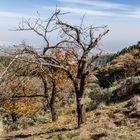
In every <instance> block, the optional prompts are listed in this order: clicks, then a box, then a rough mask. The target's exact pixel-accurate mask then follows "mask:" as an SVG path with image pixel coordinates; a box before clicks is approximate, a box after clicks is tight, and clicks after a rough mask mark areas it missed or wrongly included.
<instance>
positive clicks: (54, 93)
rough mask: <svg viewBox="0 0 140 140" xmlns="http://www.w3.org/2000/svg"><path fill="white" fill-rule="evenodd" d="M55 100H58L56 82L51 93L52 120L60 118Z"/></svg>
mask: <svg viewBox="0 0 140 140" xmlns="http://www.w3.org/2000/svg"><path fill="white" fill-rule="evenodd" d="M55 100H56V86H55V83H53V88H52V95H51V100H50V109H51V115H52V121H56V120H57V119H58V116H57V113H56V106H55Z"/></svg>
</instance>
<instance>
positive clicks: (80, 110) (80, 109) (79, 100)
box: [76, 94, 86, 128]
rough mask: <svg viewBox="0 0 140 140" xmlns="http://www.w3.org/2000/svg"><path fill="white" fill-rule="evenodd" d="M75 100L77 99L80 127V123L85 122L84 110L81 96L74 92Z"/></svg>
mask: <svg viewBox="0 0 140 140" xmlns="http://www.w3.org/2000/svg"><path fill="white" fill-rule="evenodd" d="M76 101H77V117H78V128H80V127H81V125H82V124H84V123H85V122H86V111H85V107H84V103H83V97H79V96H78V94H76Z"/></svg>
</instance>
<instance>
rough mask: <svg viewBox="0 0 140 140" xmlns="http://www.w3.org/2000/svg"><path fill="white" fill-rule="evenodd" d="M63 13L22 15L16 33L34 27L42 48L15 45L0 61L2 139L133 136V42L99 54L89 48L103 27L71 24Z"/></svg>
mask: <svg viewBox="0 0 140 140" xmlns="http://www.w3.org/2000/svg"><path fill="white" fill-rule="evenodd" d="M64 14H65V13H61V11H59V10H56V11H55V12H54V14H53V15H52V16H51V17H50V18H49V19H48V20H45V21H44V20H42V19H41V18H40V17H39V18H38V19H36V20H33V21H32V20H31V19H23V20H22V22H21V23H20V24H19V26H18V29H17V31H33V32H35V33H36V34H37V35H39V36H40V37H42V39H43V40H44V41H45V43H46V46H45V47H44V48H43V49H42V52H38V51H36V50H34V49H33V47H31V46H28V45H26V44H25V43H22V44H21V45H17V46H14V47H15V48H14V49H13V50H12V51H9V50H8V51H7V52H8V55H7V57H6V58H3V57H1V58H0V73H1V77H0V117H1V119H0V134H1V133H2V136H1V138H2V139H3V140H15V139H19V140H20V139H21V140H22V139H27V140H46V139H52V140H53V139H54V140H63V139H64V140H65V139H66V140H69V139H73V140H91V139H93V140H99V139H102V140H112V139H116V140H117V139H118V140H125V139H126V140H129V139H130V140H139V139H140V135H139V134H140V121H139V117H140V97H139V94H140V55H139V54H140V44H137V45H134V46H131V47H129V48H127V49H123V50H122V51H121V52H119V53H117V54H114V55H112V56H106V57H103V58H102V55H101V53H102V51H101V50H100V49H99V50H100V51H99V53H98V54H93V50H94V49H95V48H96V47H97V45H98V43H99V42H100V40H101V39H102V37H103V36H105V35H106V34H107V33H108V32H109V30H108V29H107V27H106V26H101V27H93V26H92V25H91V26H89V27H85V26H84V25H83V21H82V22H81V24H80V26H79V25H75V26H74V25H71V24H68V23H67V22H64V21H62V20H60V19H61V18H60V17H61V16H63V15H64ZM52 32H57V33H58V35H59V39H60V40H59V42H58V43H57V44H55V45H54V44H53V45H51V44H50V42H49V39H48V36H49V35H50V34H51V33H52ZM100 55H101V57H100ZM107 57H109V59H108V58H107ZM105 58H106V59H107V61H109V62H107V61H105V60H103V62H104V63H105V64H103V63H102V62H101V64H102V65H100V64H99V62H98V65H97V63H96V61H98V59H100V61H101V60H102V59H105ZM95 63H96V65H95Z"/></svg>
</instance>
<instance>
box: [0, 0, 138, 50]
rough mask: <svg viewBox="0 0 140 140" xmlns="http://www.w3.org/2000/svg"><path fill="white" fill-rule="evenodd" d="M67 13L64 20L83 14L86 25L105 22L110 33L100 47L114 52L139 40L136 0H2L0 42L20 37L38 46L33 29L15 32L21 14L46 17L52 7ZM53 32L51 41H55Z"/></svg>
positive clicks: (40, 43) (77, 19)
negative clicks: (38, 14)
mask: <svg viewBox="0 0 140 140" xmlns="http://www.w3.org/2000/svg"><path fill="white" fill-rule="evenodd" d="M56 5H57V7H58V9H60V10H62V11H64V12H70V13H69V14H68V15H67V16H64V20H65V21H67V22H70V23H72V24H78V23H79V22H80V19H81V17H82V16H83V15H85V20H84V23H85V25H89V24H93V25H95V26H100V25H108V27H109V29H110V32H109V34H108V35H107V36H106V37H104V38H103V40H102V41H101V42H100V44H99V46H100V48H102V49H103V50H106V51H109V52H116V51H119V50H121V49H122V48H124V47H128V46H130V45H133V44H136V43H137V42H138V41H139V40H140V39H139V36H140V28H139V22H140V8H139V7H140V1H139V0H133V1H130V0H123V1H121V0H30V1H29V0H24V1H21V0H12V1H11V0H4V1H1V2H0V9H1V10H0V19H1V20H0V31H1V32H0V45H12V44H20V43H21V42H22V41H23V40H24V41H25V42H27V43H29V44H30V45H33V46H35V47H36V48H40V47H43V46H44V42H43V41H42V40H41V39H40V38H38V37H37V36H36V35H35V34H33V33H32V32H14V31H9V29H15V28H16V27H18V23H19V22H20V21H21V19H22V17H25V18H29V17H31V18H35V17H36V16H37V13H36V12H37V11H39V13H40V15H41V17H42V18H48V17H49V16H50V15H51V13H52V12H53V11H54V10H55V8H56ZM54 38H55V36H54V35H53V36H52V37H51V38H50V41H51V42H52V43H53V42H55V41H56V40H55V39H54Z"/></svg>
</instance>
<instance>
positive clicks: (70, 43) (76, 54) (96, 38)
mask: <svg viewBox="0 0 140 140" xmlns="http://www.w3.org/2000/svg"><path fill="white" fill-rule="evenodd" d="M61 15H63V13H61V12H60V11H59V10H56V11H55V12H54V14H53V15H52V16H51V17H50V18H49V20H47V21H43V20H41V18H40V17H39V18H38V19H37V20H36V21H34V22H33V23H32V22H31V21H30V19H28V20H23V21H22V22H21V24H20V25H19V28H18V29H17V30H18V31H25V30H28V31H33V32H35V33H36V34H37V35H39V36H40V37H42V38H43V40H45V42H46V46H45V47H44V49H43V53H42V54H37V53H35V52H28V53H30V54H34V55H35V56H36V58H37V59H38V62H37V63H40V65H41V66H46V67H48V66H49V67H52V68H53V67H55V68H58V69H61V70H63V71H64V72H66V73H67V76H68V77H69V78H70V79H71V81H72V82H73V85H74V88H75V93H76V102H77V116H78V127H80V126H81V124H84V123H85V122H86V114H85V107H84V101H83V96H84V92H85V86H86V79H87V77H88V75H89V73H90V65H91V63H92V61H94V59H96V58H97V57H98V56H96V57H95V58H94V59H92V58H93V57H92V54H93V49H95V48H97V45H98V43H99V42H100V40H101V39H102V37H103V36H105V35H106V34H107V33H108V32H109V30H108V29H107V26H101V27H94V26H93V25H91V26H89V27H85V26H84V25H83V21H82V23H81V25H80V26H73V25H71V24H69V23H66V22H63V21H62V20H60V18H59V17H60V16H61ZM53 31H58V33H59V35H60V38H61V41H59V42H58V43H57V44H56V45H50V42H49V40H48V35H49V34H50V33H51V32H53ZM58 48H59V49H62V50H63V51H64V53H65V52H66V51H70V52H71V53H72V55H73V56H72V57H73V59H72V62H66V63H65V64H64V63H63V62H61V61H59V60H58V59H56V58H55V57H53V56H51V55H50V51H51V50H54V49H58ZM25 52H26V53H27V51H25ZM66 61H67V60H66ZM73 64H75V65H76V67H75V68H74V69H75V70H74V71H75V73H74V72H72V71H71V69H70V68H71V67H72V66H73Z"/></svg>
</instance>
